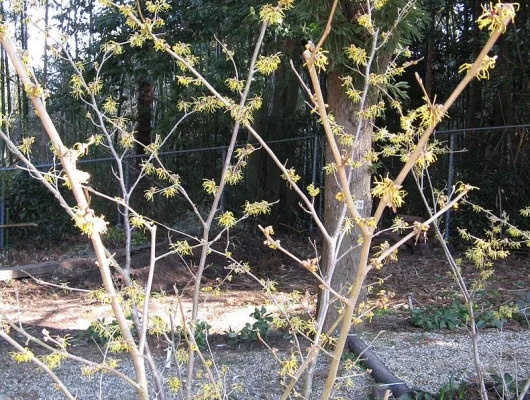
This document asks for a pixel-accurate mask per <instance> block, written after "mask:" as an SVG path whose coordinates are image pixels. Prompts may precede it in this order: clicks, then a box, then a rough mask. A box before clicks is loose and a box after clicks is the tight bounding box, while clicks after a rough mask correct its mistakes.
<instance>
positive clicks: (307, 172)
mask: <svg viewBox="0 0 530 400" xmlns="http://www.w3.org/2000/svg"><path fill="white" fill-rule="evenodd" d="M435 138H436V139H437V140H439V141H441V142H443V143H444V144H445V145H446V146H447V149H448V150H449V151H448V152H447V154H443V155H440V156H439V157H438V160H437V163H436V164H435V166H434V168H432V170H431V178H432V182H433V185H434V187H436V188H438V189H441V190H449V189H450V188H451V186H452V185H454V184H455V183H456V182H458V181H463V182H465V183H469V184H471V185H473V186H477V187H479V188H480V190H478V191H474V192H472V194H471V195H470V199H471V200H472V201H474V202H476V203H477V204H480V205H482V206H484V207H485V208H487V209H490V210H492V211H493V212H495V213H496V214H499V215H500V214H502V213H506V214H508V215H510V216H511V217H512V220H513V221H514V222H515V223H518V224H521V226H523V227H527V226H528V222H527V221H526V219H523V218H521V217H520V215H519V209H521V208H523V207H525V206H528V205H530V141H529V138H530V125H518V126H504V127H494V128H480V129H473V130H451V131H438V132H436V133H435ZM268 144H269V145H270V147H271V148H272V149H273V150H274V151H275V152H276V154H278V155H279V158H280V159H281V160H284V161H285V162H286V166H287V167H294V168H295V169H296V171H297V173H298V174H299V175H300V176H301V181H300V184H301V186H302V187H304V188H305V187H306V186H307V185H308V184H309V183H311V182H313V183H315V185H317V186H321V185H322V183H323V175H322V166H323V138H322V137H321V136H315V135H311V136H305V137H299V138H293V139H284V140H277V141H271V142H270V143H268ZM242 146H244V145H242ZM260 152H261V153H262V154H261V155H260ZM225 157H226V147H222V146H220V147H211V148H196V149H187V150H178V151H167V152H161V153H160V154H159V158H160V160H161V161H162V163H163V164H164V166H165V167H166V168H167V169H168V170H171V171H172V172H174V173H177V174H179V176H180V177H181V181H182V185H183V187H184V188H185V189H186V191H187V192H188V193H189V194H190V197H191V198H192V199H193V200H194V202H195V203H196V204H197V206H198V208H199V209H201V210H202V209H204V210H206V209H207V208H208V206H209V204H210V201H211V196H209V195H207V194H206V193H205V192H204V190H203V189H202V183H203V180H204V179H212V178H214V179H217V180H218V179H219V174H220V170H221V166H222V164H223V161H224V159H225ZM252 157H255V159H254V160H253V161H252V162H251V163H250V164H249V165H248V166H247V173H246V175H245V179H244V180H243V182H242V183H240V184H238V185H236V186H228V187H227V189H226V192H225V194H224V198H223V201H222V208H224V209H228V210H233V211H234V214H237V213H240V212H241V211H240V210H241V207H242V205H243V204H244V201H245V200H249V201H256V200H262V199H266V200H269V201H275V200H278V199H279V198H281V199H282V202H281V204H280V205H278V206H275V208H274V209H275V211H274V212H273V213H272V215H271V216H270V217H269V218H271V219H272V221H271V223H276V222H280V223H282V224H285V225H289V226H291V227H293V228H295V229H296V230H298V231H300V230H306V229H311V227H312V222H311V219H310V218H309V216H308V215H307V214H306V213H304V212H303V211H302V210H301V209H300V207H299V206H298V199H296V196H294V195H293V194H292V192H290V191H289V188H288V186H287V185H286V183H285V181H283V180H282V179H281V178H280V176H279V175H280V173H279V170H278V169H277V168H276V167H274V166H273V165H272V162H271V161H270V159H269V157H267V156H266V154H264V151H263V150H259V151H258V152H256V153H255V154H253V155H252ZM138 160H139V159H138V157H136V156H130V157H126V158H125V159H124V169H125V171H126V179H125V181H126V183H127V184H128V185H131V184H132V182H134V180H135V178H136V176H137V175H138V171H139V168H138V165H137V164H138ZM383 165H384V166H385V169H386V171H385V172H381V171H377V173H386V172H388V173H390V175H391V176H395V175H394V174H395V173H396V171H397V170H398V169H399V167H400V166H401V165H402V164H401V162H398V161H396V160H384V161H383ZM79 166H80V168H81V169H82V170H84V171H86V172H88V173H90V174H91V176H92V179H91V184H92V185H93V187H94V188H95V189H96V190H98V191H100V192H102V193H105V194H106V195H109V196H121V193H120V192H119V186H118V184H117V180H116V177H115V171H116V164H115V160H114V159H113V158H111V157H105V158H97V159H81V160H80V161H79ZM50 167H52V165H50V164H41V165H38V168H39V169H41V170H48V169H49V168H50ZM250 168H252V169H253V170H252V171H251V172H252V173H251V174H249V173H248V169H250ZM24 174H27V173H26V172H24V171H22V172H18V171H17V168H16V167H9V168H0V176H1V183H0V185H1V193H0V225H3V224H10V223H23V222H35V223H37V225H38V227H37V228H35V227H27V228H16V232H15V231H12V232H9V231H8V230H7V229H0V246H1V247H3V246H5V245H9V244H11V243H9V235H11V236H13V235H15V236H16V237H17V238H24V237H25V235H26V236H28V237H30V236H35V232H36V231H39V232H43V234H44V235H48V238H49V239H52V238H53V237H54V235H58V234H60V233H61V231H60V230H58V228H60V225H61V224H62V223H66V225H68V226H71V222H70V221H68V218H67V217H66V219H65V218H64V217H59V215H63V214H64V211H63V210H61V209H60V207H59V206H58V204H57V202H56V201H55V199H53V197H51V199H48V200H46V201H44V200H42V199H40V198H39V196H46V194H45V189H43V188H37V187H35V188H31V189H28V187H29V186H28V181H29V180H28V179H27V178H22V176H23V175H24ZM21 179H26V181H23V182H18V180H21ZM157 184H159V182H157V180H156V178H155V177H147V178H145V179H144V182H143V183H142V184H140V185H139V187H138V189H137V197H136V199H133V205H134V206H135V207H138V208H139V209H140V210H141V212H142V213H144V214H145V215H146V216H149V217H152V218H154V219H156V220H160V221H163V222H164V223H166V224H168V225H175V224H176V225H178V224H183V223H184V221H186V219H187V216H190V215H191V212H190V208H189V206H188V205H187V204H186V202H185V201H184V199H183V198H181V197H180V198H179V197H178V196H177V197H175V198H164V197H162V196H160V198H158V199H157V201H156V202H155V203H150V202H148V201H146V200H143V192H144V190H146V189H148V188H149V187H151V186H156V185H157ZM36 185H37V186H38V185H40V184H38V183H37V184H36ZM405 189H406V190H407V192H408V193H409V195H408V197H407V202H406V205H405V206H404V208H403V209H402V210H400V211H399V212H400V213H405V214H411V215H420V216H422V215H423V214H424V211H423V210H424V207H423V205H422V204H421V202H420V201H419V199H418V196H414V193H415V192H416V190H417V189H416V188H415V185H414V184H413V182H412V181H410V180H408V181H407V182H405ZM65 193H66V195H68V193H67V191H65ZM48 196H50V195H48ZM257 196H259V197H257ZM92 197H93V198H92V207H93V208H94V209H95V210H96V211H97V212H98V213H103V214H104V215H106V218H107V220H108V221H109V222H110V223H111V224H120V223H122V222H123V221H122V216H121V214H120V211H119V209H118V208H117V206H116V205H115V204H113V203H112V202H109V201H106V200H102V199H98V198H97V197H96V196H92ZM43 198H44V197H43ZM317 199H318V201H319V202H322V201H323V199H322V196H318V197H317ZM317 208H318V209H319V210H321V209H322V203H319V204H318V207H317ZM61 218H62V219H61ZM444 222H445V223H444V229H445V232H446V235H447V237H450V236H452V234H453V233H454V229H453V228H454V227H455V226H457V225H463V226H466V227H468V228H469V227H471V228H476V229H481V228H482V227H483V222H478V218H477V216H476V215H474V214H473V213H471V212H469V210H462V211H453V212H451V213H449V214H448V215H447V216H446V218H445V221H444Z"/></svg>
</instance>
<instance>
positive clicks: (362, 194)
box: [321, 70, 372, 331]
mask: <svg viewBox="0 0 530 400" xmlns="http://www.w3.org/2000/svg"><path fill="white" fill-rule="evenodd" d="M327 94H328V96H327V97H328V98H327V103H328V104H329V111H330V113H331V114H332V115H333V116H334V117H335V121H336V122H337V123H338V124H339V125H342V126H343V127H344V129H345V131H346V132H349V133H354V132H355V131H356V128H357V123H358V122H357V119H356V117H355V115H354V113H355V111H357V110H356V106H355V105H354V104H353V103H352V101H351V100H350V99H349V98H348V97H347V96H346V94H345V93H344V88H343V87H342V81H341V80H340V74H339V72H337V70H335V71H333V72H332V73H330V74H329V75H328V84H327ZM369 105H370V104H366V107H368V106H369ZM371 147H372V126H371V124H367V123H363V126H362V127H361V133H360V136H359V140H358V142H357V143H356V145H355V152H354V153H355V154H354V157H353V159H354V160H360V159H362V157H363V155H365V154H366V153H367V152H369V151H370V149H371ZM345 150H346V151H349V150H350V149H349V148H345ZM332 161H333V157H332V155H331V152H330V150H329V148H328V149H326V152H325V162H326V164H328V163H330V162H332ZM370 178H371V174H370V171H369V166H368V165H367V164H363V166H362V167H360V168H355V169H354V170H353V176H352V180H351V185H350V190H351V193H352V195H353V196H354V198H355V200H356V201H357V202H358V203H357V204H358V209H359V211H360V213H361V215H362V216H363V217H369V216H370V214H371V210H372V199H371V195H370ZM324 185H325V190H324V192H325V193H326V198H325V202H324V225H325V226H326V228H327V229H328V232H330V233H331V234H332V235H336V236H338V235H340V228H341V226H339V225H340V224H341V223H342V221H343V218H342V217H343V216H344V212H345V211H344V208H345V205H344V203H341V202H338V201H337V200H336V198H335V195H336V194H337V193H338V192H341V188H340V186H339V185H338V183H337V179H336V177H335V176H334V175H332V174H330V175H326V177H325V180H324ZM359 235H360V230H359V229H358V228H357V226H355V228H354V229H353V230H352V232H351V233H350V234H349V235H345V236H344V239H343V240H342V243H340V244H339V246H338V249H337V250H335V251H333V249H332V248H330V247H329V246H328V245H327V244H326V243H325V244H324V246H323V249H322V263H321V265H322V267H323V268H324V273H325V276H326V278H328V277H329V276H330V275H332V278H331V287H332V288H333V289H334V290H335V291H337V292H339V293H342V294H345V295H346V294H347V291H348V289H349V287H350V285H351V284H352V282H353V279H354V277H355V274H356V271H357V265H358V263H359V255H360V254H359V251H358V238H359ZM338 258H340V259H338ZM337 259H338V260H337ZM333 269H334V271H333ZM338 315H339V304H337V303H336V302H335V303H333V304H332V305H331V306H330V307H329V309H328V312H327V317H326V323H325V324H324V331H327V330H328V329H329V328H330V327H331V325H332V324H333V322H334V321H335V320H336V318H337V317H338ZM345 322H346V323H350V321H345Z"/></svg>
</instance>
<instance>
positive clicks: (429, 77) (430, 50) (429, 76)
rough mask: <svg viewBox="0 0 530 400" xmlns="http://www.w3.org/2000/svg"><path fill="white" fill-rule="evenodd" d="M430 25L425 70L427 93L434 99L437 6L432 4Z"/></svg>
mask: <svg viewBox="0 0 530 400" xmlns="http://www.w3.org/2000/svg"><path fill="white" fill-rule="evenodd" d="M430 14H431V15H430V18H431V20H430V25H429V33H428V40H427V62H426V64H427V65H426V71H425V91H426V92H427V95H428V96H429V98H431V100H432V90H433V88H432V86H433V82H434V73H433V72H434V71H433V70H434V37H435V29H436V8H435V7H434V6H432V8H431V12H430Z"/></svg>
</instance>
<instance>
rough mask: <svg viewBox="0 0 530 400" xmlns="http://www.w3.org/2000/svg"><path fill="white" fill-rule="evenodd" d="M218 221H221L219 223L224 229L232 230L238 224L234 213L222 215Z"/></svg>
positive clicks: (229, 212)
mask: <svg viewBox="0 0 530 400" xmlns="http://www.w3.org/2000/svg"><path fill="white" fill-rule="evenodd" d="M216 219H217V220H218V221H219V222H218V223H219V225H221V226H222V227H225V228H227V229H230V228H232V227H234V226H235V225H236V223H237V221H236V219H235V217H234V214H233V213H232V211H226V212H225V213H223V214H222V215H220V216H219V217H217V218H216Z"/></svg>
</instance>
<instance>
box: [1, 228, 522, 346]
mask: <svg viewBox="0 0 530 400" xmlns="http://www.w3.org/2000/svg"><path fill="white" fill-rule="evenodd" d="M245 236H248V234H245V235H242V237H240V236H238V235H234V237H232V238H231V243H232V246H233V252H234V255H235V257H236V258H238V259H247V260H249V262H250V265H251V271H252V273H253V274H254V275H255V276H256V277H257V278H258V279H271V280H275V281H276V282H278V295H279V298H280V299H287V297H288V294H289V293H291V292H292V291H293V290H297V291H299V292H300V293H301V294H302V295H303V296H304V301H303V302H302V304H303V308H304V309H306V310H307V309H310V310H314V307H315V304H316V296H317V290H318V285H317V282H316V281H315V280H314V279H313V278H312V277H311V275H310V274H309V273H307V271H305V270H303V269H301V268H300V267H299V266H297V265H295V264H293V263H292V262H290V260H288V259H286V258H285V257H283V256H282V255H281V254H278V253H277V252H273V251H271V250H269V249H267V248H264V247H263V246H262V247H254V246H258V245H259V243H248V242H247V241H244V240H243V238H244V237H245ZM84 240H86V239H83V238H82V239H77V238H76V239H72V241H70V242H69V244H68V245H67V246H61V247H56V248H53V249H48V250H37V249H33V250H32V249H31V248H27V247H26V248H22V247H21V248H19V249H17V250H12V251H10V253H9V254H7V255H6V256H5V257H4V261H5V262H6V263H7V262H8V265H15V264H20V263H29V262H31V263H34V262H37V261H45V260H50V259H54V260H60V259H64V258H71V257H75V256H79V257H85V258H87V260H88V261H87V262H86V263H74V264H72V266H71V267H70V268H62V269H60V270H58V271H56V272H55V273H53V274H52V275H45V276H42V277H41V278H42V279H43V280H45V281H47V282H50V283H54V284H60V283H64V282H67V283H68V285H69V286H70V287H73V288H78V289H83V290H93V289H95V288H98V287H100V286H101V278H100V276H99V272H98V269H97V267H96V265H95V264H94V263H93V262H92V261H90V260H89V258H90V257H87V255H89V253H88V251H89V249H88V246H86V244H85V242H84ZM282 243H290V244H291V245H292V248H294V250H293V251H294V252H295V253H296V254H297V255H299V256H301V257H309V256H312V255H311V254H309V253H307V252H308V250H307V249H309V251H310V250H311V248H312V247H311V246H310V245H309V243H308V241H307V240H301V239H299V238H297V237H294V236H292V237H287V238H284V239H282ZM256 248H259V249H261V250H259V251H256ZM118 261H120V262H123V258H119V259H118ZM148 263H149V253H148V251H145V250H144V251H141V252H136V253H134V255H133V259H132V268H133V272H132V275H133V278H134V279H135V280H136V281H137V283H139V284H140V285H143V284H144V283H145V280H146V277H147V273H148V267H147V265H148ZM196 263H197V258H196V257H190V258H186V259H181V258H180V257H178V256H174V255H173V256H168V257H166V258H164V259H161V260H160V261H159V262H157V264H156V274H155V279H154V282H153V290H154V291H155V292H167V293H173V288H174V287H176V288H177V289H178V290H179V293H181V294H182V299H183V302H184V305H185V307H184V308H185V310H186V311H189V308H190V301H189V300H190V295H191V287H192V285H193V272H194V270H195V269H196ZM225 264H226V260H225V259H224V257H216V256H213V257H211V258H210V259H209V264H208V268H207V269H206V271H205V276H204V278H203V285H204V286H210V287H214V286H216V285H217V284H218V283H220V282H223V284H222V286H221V290H222V293H223V294H222V296H220V297H213V296H209V295H204V296H203V297H202V299H201V301H202V310H203V311H202V314H201V319H203V320H206V321H208V323H210V324H211V325H213V328H212V331H214V332H217V333H223V331H226V330H228V329H229V328H232V329H234V330H236V331H237V330H239V329H241V328H242V327H243V326H244V323H245V322H252V321H253V320H252V319H251V318H250V317H249V314H250V313H251V312H252V311H253V310H254V307H256V306H261V305H264V304H267V297H266V296H265V295H264V294H263V292H262V291H261V289H260V285H259V283H257V282H256V281H255V280H253V279H252V278H251V277H248V276H241V275H239V276H236V277H234V278H233V279H232V280H231V281H223V280H224V278H225V277H226V275H227V270H225V268H224V266H225ZM448 271H449V268H448V265H447V263H446V261H445V260H444V257H443V254H441V253H440V249H436V248H435V249H431V251H430V252H427V254H424V255H418V254H410V253H407V252H406V251H403V252H401V254H400V259H399V261H398V262H396V263H394V264H390V265H386V266H385V267H384V268H382V269H381V270H380V271H373V272H372V273H371V274H370V275H369V279H368V283H376V282H377V281H378V280H379V279H383V280H384V284H383V285H382V286H381V287H379V286H378V285H377V284H376V285H374V288H375V290H374V293H375V292H377V291H378V290H380V289H383V288H384V290H386V291H387V292H393V293H394V296H393V298H392V300H391V301H390V303H389V311H388V312H384V313H380V314H379V315H378V316H376V317H375V318H374V319H373V320H372V322H371V323H368V324H367V325H366V329H367V330H368V331H374V332H377V331H380V330H383V329H384V330H389V331H406V332H411V333H412V332H417V331H418V328H414V327H412V326H411V324H410V322H409V309H408V304H409V297H410V298H412V301H413V303H414V304H415V305H422V306H427V305H432V304H438V305H440V304H446V303H449V302H450V301H451V299H452V298H453V297H454V296H455V294H457V292H458V288H457V287H456V284H455V282H454V281H453V280H452V279H451V278H450V277H449V275H448ZM463 272H464V275H465V276H469V277H472V276H473V275H474V274H475V271H474V269H473V268H472V267H470V266H469V265H464V267H463ZM115 279H116V283H117V285H118V286H120V279H119V278H118V276H117V274H115ZM529 290H530V259H529V257H528V255H527V254H526V253H518V254H516V255H512V256H510V257H509V258H508V259H506V260H501V261H497V262H496V263H495V275H494V277H493V279H491V280H490V281H489V282H488V284H487V287H486V288H485V291H484V293H483V294H482V302H481V306H482V307H484V308H486V309H491V310H496V309H497V308H498V306H500V305H502V304H508V303H511V302H514V301H515V300H516V299H518V298H524V297H526V294H527V293H528V291H529ZM372 297H373V298H374V299H375V296H369V299H371V298H372ZM170 303H171V300H167V299H166V300H159V299H155V300H154V301H153V306H152V311H151V312H157V310H159V309H164V310H165V309H166V308H167V307H168V306H169V305H170ZM0 304H2V308H3V309H4V312H7V313H8V314H9V315H11V317H13V318H15V319H17V318H19V317H20V320H21V322H22V323H24V324H25V325H26V326H29V327H30V330H32V332H34V333H35V334H36V335H37V336H40V334H39V333H40V331H41V330H42V329H43V328H46V329H48V330H50V331H51V332H52V334H53V333H56V334H64V333H65V332H67V333H70V334H71V335H72V336H74V338H75V340H76V341H79V345H80V346H87V336H86V333H85V332H86V331H85V330H86V328H87V327H88V325H89V323H90V321H91V320H93V319H94V318H102V317H107V316H110V313H109V311H108V310H106V309H105V307H103V306H101V305H100V304H98V303H97V302H95V301H91V300H88V299H87V298H86V296H85V293H82V292H81V293H80V292H70V291H65V290H63V289H61V288H59V287H54V286H49V285H44V284H41V283H37V282H35V281H34V280H32V279H19V280H13V281H10V282H0ZM267 308H268V309H270V310H273V311H274V307H272V306H270V305H267ZM302 312H303V310H302V309H300V313H302ZM505 328H507V329H511V330H520V329H522V326H521V324H520V323H519V322H517V321H509V323H508V325H507V326H506V327H505ZM212 343H214V345H215V346H218V347H219V348H226V349H228V348H229V347H226V346H227V345H226V342H225V339H224V336H219V337H217V338H215V339H214V342H212ZM273 343H274V345H275V347H279V348H282V347H285V345H286V343H284V340H283V339H281V337H280V336H277V337H276V338H275V339H274V341H273ZM3 345H5V344H3ZM155 347H156V342H155ZM162 349H163V347H160V350H159V351H160V352H161V351H162ZM252 349H253V347H251V348H249V350H252ZM92 350H93V351H94V353H95V354H97V353H98V351H99V350H94V349H92ZM155 351H156V350H155Z"/></svg>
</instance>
